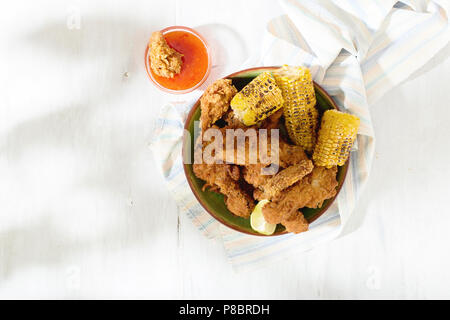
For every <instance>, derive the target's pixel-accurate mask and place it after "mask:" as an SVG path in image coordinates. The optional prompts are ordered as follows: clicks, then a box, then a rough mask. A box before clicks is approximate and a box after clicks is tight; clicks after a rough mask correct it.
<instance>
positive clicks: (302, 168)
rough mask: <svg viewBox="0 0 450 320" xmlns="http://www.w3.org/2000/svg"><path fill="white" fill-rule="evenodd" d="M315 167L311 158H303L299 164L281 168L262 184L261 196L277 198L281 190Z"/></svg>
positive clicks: (269, 198)
mask: <svg viewBox="0 0 450 320" xmlns="http://www.w3.org/2000/svg"><path fill="white" fill-rule="evenodd" d="M313 168H314V165H313V163H312V161H311V160H302V161H301V162H300V163H299V164H294V165H292V166H290V167H287V168H286V169H283V170H281V171H280V172H278V173H277V174H276V175H274V176H272V177H271V178H269V179H268V180H267V181H266V182H265V183H264V184H263V185H262V186H261V190H262V191H263V193H262V195H261V196H260V197H262V198H263V199H268V200H271V199H274V198H277V197H278V196H279V195H280V193H281V191H283V190H284V189H286V188H288V187H290V186H292V185H293V184H294V183H296V182H297V181H300V180H301V179H303V177H305V176H306V175H308V174H309V173H310V172H311V171H312V170H313Z"/></svg>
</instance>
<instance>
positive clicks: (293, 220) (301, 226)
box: [281, 210, 309, 233]
mask: <svg viewBox="0 0 450 320" xmlns="http://www.w3.org/2000/svg"><path fill="white" fill-rule="evenodd" d="M281 224H282V225H283V226H285V227H286V230H287V231H288V232H293V233H301V232H305V231H308V227H309V223H308V221H307V220H306V219H305V217H304V216H303V213H301V212H300V211H298V210H294V211H292V212H291V213H289V214H288V215H287V216H286V217H284V218H283V220H282V221H281Z"/></svg>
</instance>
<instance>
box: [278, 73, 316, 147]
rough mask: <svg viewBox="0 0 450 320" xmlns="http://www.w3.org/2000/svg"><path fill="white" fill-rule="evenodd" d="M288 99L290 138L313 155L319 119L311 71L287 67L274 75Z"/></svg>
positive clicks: (287, 127)
mask: <svg viewBox="0 0 450 320" xmlns="http://www.w3.org/2000/svg"><path fill="white" fill-rule="evenodd" d="M273 76H274V77H275V81H276V82H277V85H278V86H279V87H280V88H281V91H282V93H283V98H284V106H283V108H284V111H283V112H284V118H285V120H286V129H287V131H288V134H289V137H290V138H291V140H292V141H293V142H294V143H295V144H296V145H299V146H301V147H302V148H303V149H304V150H305V151H307V152H309V153H311V152H312V151H313V148H314V145H315V143H316V130H317V125H318V119H319V112H318V111H317V109H316V107H315V105H316V95H315V92H314V84H313V81H312V79H311V73H310V72H309V69H307V68H303V67H290V66H287V65H284V66H283V67H281V68H280V69H277V70H275V71H274V72H273Z"/></svg>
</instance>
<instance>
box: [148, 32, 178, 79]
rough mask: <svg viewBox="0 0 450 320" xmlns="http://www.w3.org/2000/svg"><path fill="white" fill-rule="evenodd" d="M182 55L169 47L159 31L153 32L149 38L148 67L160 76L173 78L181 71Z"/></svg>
mask: <svg viewBox="0 0 450 320" xmlns="http://www.w3.org/2000/svg"><path fill="white" fill-rule="evenodd" d="M182 57H183V55H182V54H181V53H179V52H177V51H176V50H175V49H173V48H171V47H169V45H168V44H167V42H166V39H165V38H164V35H163V34H162V33H161V32H160V31H157V32H153V33H152V36H151V38H150V67H151V68H152V70H153V72H154V73H156V74H157V75H158V76H160V77H165V78H173V77H174V76H175V75H176V74H178V73H180V72H181V66H182V64H183V62H182V59H181V58H182Z"/></svg>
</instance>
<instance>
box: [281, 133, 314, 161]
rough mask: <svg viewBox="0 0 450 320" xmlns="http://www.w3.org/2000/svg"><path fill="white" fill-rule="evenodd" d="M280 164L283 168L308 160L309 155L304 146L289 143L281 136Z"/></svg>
mask: <svg viewBox="0 0 450 320" xmlns="http://www.w3.org/2000/svg"><path fill="white" fill-rule="evenodd" d="M279 157H280V166H281V167H283V168H287V167H290V166H292V165H295V164H298V163H300V162H301V161H303V160H308V156H307V155H306V153H305V151H304V150H303V148H302V147H300V146H297V145H293V144H289V143H287V142H285V141H284V140H283V139H281V138H280V140H279Z"/></svg>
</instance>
